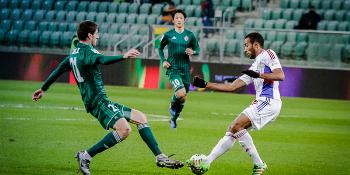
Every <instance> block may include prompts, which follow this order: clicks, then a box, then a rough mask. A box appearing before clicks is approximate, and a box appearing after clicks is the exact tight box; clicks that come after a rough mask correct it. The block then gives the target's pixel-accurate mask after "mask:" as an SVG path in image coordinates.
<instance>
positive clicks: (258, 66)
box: [239, 49, 282, 100]
mask: <svg viewBox="0 0 350 175" xmlns="http://www.w3.org/2000/svg"><path fill="white" fill-rule="evenodd" d="M277 68H282V66H281V64H280V62H279V59H278V57H277V55H276V53H275V52H274V51H272V50H271V49H269V50H263V51H262V52H261V53H260V54H259V55H258V56H257V57H256V58H255V61H254V63H253V64H252V65H251V66H250V68H249V70H253V71H256V72H259V73H271V72H272V70H274V69H277ZM239 79H241V80H242V81H244V82H245V83H246V84H247V85H248V84H251V83H254V86H255V90H256V98H257V99H258V98H259V97H269V98H272V99H279V100H280V99H281V97H280V92H279V89H278V86H279V82H278V81H272V80H265V79H261V78H252V77H250V76H248V75H245V74H244V75H242V76H241V77H239Z"/></svg>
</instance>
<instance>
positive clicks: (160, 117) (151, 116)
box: [0, 104, 183, 122]
mask: <svg viewBox="0 0 350 175" xmlns="http://www.w3.org/2000/svg"><path fill="white" fill-rule="evenodd" d="M0 108H16V109H35V108H36V109H54V110H57V109H58V110H76V111H85V109H84V108H81V107H74V106H39V105H23V104H0ZM146 116H147V118H148V121H159V122H169V119H170V116H165V115H159V114H146ZM0 119H2V120H20V121H23V120H39V121H93V122H95V121H96V119H93V118H92V119H87V118H86V119H80V118H46V119H45V118H30V117H5V118H0ZM178 120H183V119H182V118H178Z"/></svg>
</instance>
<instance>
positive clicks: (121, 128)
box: [76, 118, 131, 175]
mask: <svg viewBox="0 0 350 175" xmlns="http://www.w3.org/2000/svg"><path fill="white" fill-rule="evenodd" d="M113 129H114V130H113V131H111V132H110V133H108V134H107V135H106V136H105V137H103V138H102V139H101V140H100V141H99V142H97V143H96V144H95V145H93V146H92V147H91V148H89V149H88V150H86V151H79V152H78V153H77V154H76V158H77V160H78V162H79V167H80V171H81V172H82V173H83V174H85V175H89V174H90V161H91V159H92V158H93V157H94V156H95V155H96V154H98V153H101V152H102V151H105V150H107V149H108V148H111V147H113V146H114V145H116V144H117V143H119V142H121V141H123V140H124V139H126V138H127V137H128V135H129V134H130V132H131V128H130V126H129V124H128V122H127V121H126V119H125V118H120V119H119V120H118V121H116V122H115V124H114V125H113Z"/></svg>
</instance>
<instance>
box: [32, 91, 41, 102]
mask: <svg viewBox="0 0 350 175" xmlns="http://www.w3.org/2000/svg"><path fill="white" fill-rule="evenodd" d="M43 95H44V91H43V90H42V89H38V90H36V91H35V92H34V93H33V95H32V100H33V101H38V100H39V99H40V98H41V97H42V96H43Z"/></svg>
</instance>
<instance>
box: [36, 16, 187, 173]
mask: <svg viewBox="0 0 350 175" xmlns="http://www.w3.org/2000/svg"><path fill="white" fill-rule="evenodd" d="M77 34H78V38H79V43H78V44H77V47H76V49H74V50H73V51H72V53H71V54H70V55H69V56H68V57H67V58H65V59H64V60H63V61H62V62H61V63H60V64H59V65H58V67H57V68H56V69H55V70H54V71H53V72H52V73H51V74H50V76H49V77H48V78H47V80H46V81H45V83H44V84H43V85H42V87H41V88H40V89H38V90H36V91H35V92H34V94H33V96H32V99H33V100H34V101H38V100H39V99H40V98H41V97H42V96H43V95H44V92H45V91H47V90H48V88H49V87H50V85H51V84H53V83H54V82H55V80H56V79H57V78H58V77H59V76H60V75H61V74H63V73H64V72H67V71H70V70H72V71H73V73H74V77H75V80H76V81H77V84H78V87H79V90H80V94H81V96H82V100H83V102H84V106H85V108H86V111H87V112H88V113H90V114H91V115H93V116H94V117H96V119H98V121H99V122H100V124H101V125H102V127H103V128H104V129H106V130H108V129H110V128H111V129H113V131H112V132H110V133H108V134H107V135H106V136H105V137H104V138H102V140H100V141H99V142H97V143H96V144H95V145H93V146H92V147H91V148H89V149H87V150H86V151H79V152H78V153H77V154H76V158H77V160H78V163H79V168H80V170H81V172H82V173H83V174H85V175H89V174H90V167H89V165H90V161H91V159H92V157H94V156H95V155H96V154H98V153H100V152H102V151H104V150H106V149H108V148H111V147H112V146H114V145H115V144H117V143H119V142H121V141H123V140H124V139H126V138H127V137H128V135H129V134H130V132H131V128H130V125H129V124H128V122H130V123H132V124H136V125H137V128H138V131H139V133H140V135H141V137H142V139H143V140H144V141H145V143H146V144H147V145H148V147H149V149H150V150H151V151H152V152H153V154H154V155H155V156H156V163H157V165H158V166H160V167H168V168H181V167H182V166H183V164H182V162H180V161H177V160H172V159H169V158H168V156H166V155H165V154H163V153H162V152H161V150H160V149H159V147H158V144H157V141H156V139H155V138H154V136H153V133H152V130H151V129H150V127H149V125H148V124H147V118H146V116H145V114H143V113H142V112H140V111H138V110H136V109H131V108H129V107H127V106H124V105H122V104H120V103H114V102H112V101H110V100H109V99H108V98H107V95H106V90H105V89H104V87H103V86H104V85H103V82H102V76H101V72H100V70H99V68H98V66H99V65H100V64H104V65H106V64H112V63H115V62H118V61H121V60H124V59H127V58H135V57H137V56H138V55H139V54H140V53H139V52H138V51H137V50H135V49H131V50H129V51H128V52H126V53H125V54H124V55H118V56H104V55H102V54H100V53H99V52H98V51H97V50H96V49H95V48H94V47H93V46H96V43H97V40H98V39H99V32H98V26H97V24H96V23H95V22H92V21H84V22H81V23H80V24H79V27H78V31H77Z"/></svg>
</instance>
